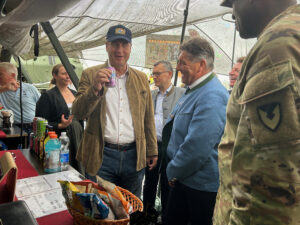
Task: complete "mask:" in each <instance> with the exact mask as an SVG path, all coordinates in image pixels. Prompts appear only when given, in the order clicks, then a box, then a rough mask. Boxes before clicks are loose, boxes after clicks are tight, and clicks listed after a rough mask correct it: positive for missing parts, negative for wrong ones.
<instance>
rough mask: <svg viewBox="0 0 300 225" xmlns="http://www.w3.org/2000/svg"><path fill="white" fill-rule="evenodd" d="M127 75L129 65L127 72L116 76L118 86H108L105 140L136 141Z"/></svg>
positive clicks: (110, 141)
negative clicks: (128, 94) (127, 88)
mask: <svg viewBox="0 0 300 225" xmlns="http://www.w3.org/2000/svg"><path fill="white" fill-rule="evenodd" d="M109 65H110V64H109ZM127 77H128V66H127V71H126V72H125V74H122V75H121V76H120V77H116V86H115V87H113V88H108V90H107V92H106V95H105V100H106V125H105V131H104V141H105V142H109V143H113V144H128V143H132V142H134V141H135V134H134V128H133V122H132V116H131V112H130V107H129V100H128V96H127V90H126V80H127Z"/></svg>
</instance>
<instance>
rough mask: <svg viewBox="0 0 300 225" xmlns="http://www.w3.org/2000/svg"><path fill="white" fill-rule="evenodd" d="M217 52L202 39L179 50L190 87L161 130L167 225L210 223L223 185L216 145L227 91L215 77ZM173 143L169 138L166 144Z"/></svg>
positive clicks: (224, 112) (184, 76)
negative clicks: (166, 186) (168, 190)
mask: <svg viewBox="0 0 300 225" xmlns="http://www.w3.org/2000/svg"><path fill="white" fill-rule="evenodd" d="M213 68H214V50H213V48H212V47H211V45H210V44H209V43H208V42H207V41H206V40H205V39H203V38H192V39H190V40H189V41H187V42H185V43H184V44H183V45H181V46H180V55H179V60H178V63H177V67H176V69H177V70H178V71H180V72H181V74H182V78H181V79H182V82H183V83H184V84H186V85H187V91H186V93H185V94H184V95H183V96H182V97H181V98H180V99H179V100H178V102H177V104H176V106H175V107H174V109H173V111H172V112H171V114H170V116H169V118H168V120H167V122H166V124H165V126H164V129H163V140H162V142H163V148H164V147H165V146H167V157H168V160H169V163H168V165H167V170H166V172H167V177H168V181H169V185H170V187H171V188H170V193H169V198H168V203H167V210H166V211H167V212H166V221H167V223H166V224H167V225H177V224H178V225H186V224H191V225H198V224H203V225H210V224H211V223H212V215H213V209H214V205H215V199H216V194H217V190H218V187H219V170H218V144H219V141H220V139H221V137H222V134H223V129H224V126H225V117H226V105H227V100H228V96H229V94H228V91H227V90H226V88H225V87H224V86H223V85H222V84H221V82H220V81H219V80H218V78H217V77H216V75H215V74H214V73H213V71H212V70H213ZM167 139H169V140H167Z"/></svg>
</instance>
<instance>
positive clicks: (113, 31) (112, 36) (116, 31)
mask: <svg viewBox="0 0 300 225" xmlns="http://www.w3.org/2000/svg"><path fill="white" fill-rule="evenodd" d="M118 39H124V40H126V41H128V42H129V43H131V30H129V29H128V28H127V27H124V26H123V25H116V26H112V27H110V28H109V29H108V32H107V34H106V40H107V41H109V42H112V41H115V40H118Z"/></svg>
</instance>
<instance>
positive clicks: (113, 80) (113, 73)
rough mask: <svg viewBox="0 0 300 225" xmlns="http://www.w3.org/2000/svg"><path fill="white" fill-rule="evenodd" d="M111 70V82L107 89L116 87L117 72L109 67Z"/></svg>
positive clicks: (107, 84)
mask: <svg viewBox="0 0 300 225" xmlns="http://www.w3.org/2000/svg"><path fill="white" fill-rule="evenodd" d="M108 69H109V70H111V76H110V78H109V82H107V83H106V87H115V86H116V70H115V68H113V67H111V66H110V67H108Z"/></svg>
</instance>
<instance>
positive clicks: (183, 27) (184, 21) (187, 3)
mask: <svg viewBox="0 0 300 225" xmlns="http://www.w3.org/2000/svg"><path fill="white" fill-rule="evenodd" d="M189 5H190V0H187V2H186V8H185V10H184V12H183V15H184V19H183V26H182V31H181V38H180V44H182V42H183V39H184V33H185V27H186V21H187V17H188V12H189ZM177 78H178V71H177V70H176V73H175V79H174V86H176V85H177Z"/></svg>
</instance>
